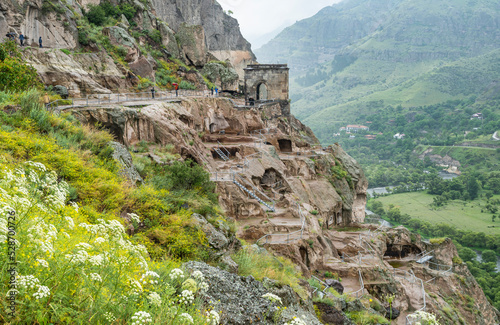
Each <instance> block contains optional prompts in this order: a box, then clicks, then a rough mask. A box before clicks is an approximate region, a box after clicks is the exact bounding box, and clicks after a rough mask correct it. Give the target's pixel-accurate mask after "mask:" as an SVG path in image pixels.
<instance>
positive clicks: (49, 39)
mask: <svg viewBox="0 0 500 325" xmlns="http://www.w3.org/2000/svg"><path fill="white" fill-rule="evenodd" d="M75 10H76V11H75V12H76V13H78V14H80V15H81V11H80V10H79V9H78V8H77V9H75ZM8 32H14V33H16V34H17V35H19V34H20V33H23V34H24V36H25V37H26V41H25V42H26V44H27V45H33V46H35V47H37V46H38V38H39V37H42V41H43V45H44V46H45V47H49V48H74V47H76V46H77V45H78V30H77V28H76V21H75V19H74V14H73V12H72V11H71V10H69V9H68V8H67V6H66V5H65V4H64V3H63V2H61V1H58V0H55V1H42V0H35V1H24V0H14V1H2V2H0V35H1V36H2V37H3V36H4V35H5V34H6V33H8Z"/></svg>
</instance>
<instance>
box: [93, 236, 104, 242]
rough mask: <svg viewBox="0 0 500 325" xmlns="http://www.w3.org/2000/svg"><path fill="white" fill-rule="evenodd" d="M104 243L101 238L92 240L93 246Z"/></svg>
mask: <svg viewBox="0 0 500 325" xmlns="http://www.w3.org/2000/svg"><path fill="white" fill-rule="evenodd" d="M105 241H106V239H104V238H102V237H97V238H96V239H94V244H102V243H104V242H105Z"/></svg>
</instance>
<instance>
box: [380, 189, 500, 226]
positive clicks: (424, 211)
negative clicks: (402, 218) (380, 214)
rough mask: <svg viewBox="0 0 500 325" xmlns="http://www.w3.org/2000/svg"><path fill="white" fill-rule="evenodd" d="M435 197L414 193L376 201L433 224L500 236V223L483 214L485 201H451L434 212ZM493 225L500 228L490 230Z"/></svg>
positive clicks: (391, 196) (395, 195) (489, 215)
mask: <svg viewBox="0 0 500 325" xmlns="http://www.w3.org/2000/svg"><path fill="white" fill-rule="evenodd" d="M433 197H434V195H430V194H427V193H425V192H413V193H402V194H394V195H389V196H384V197H380V198H378V199H376V200H377V201H380V202H382V203H383V204H384V208H387V206H388V205H389V204H394V205H395V206H396V207H398V208H400V210H401V213H407V214H409V215H410V216H411V217H412V218H415V219H420V220H424V221H428V222H430V223H433V224H438V223H447V224H450V225H455V226H456V227H457V228H459V229H463V230H471V231H477V232H484V233H486V234H500V222H498V221H497V222H495V223H493V222H491V213H481V206H482V207H483V208H484V206H485V205H486V203H485V201H484V200H475V201H472V202H468V203H466V204H465V205H464V203H463V201H450V203H449V204H447V205H446V206H445V207H442V208H439V209H438V210H434V209H431V208H430V204H431V203H432V198H433ZM493 198H500V196H499V195H497V196H496V197H493ZM492 225H496V226H497V227H498V228H488V226H492Z"/></svg>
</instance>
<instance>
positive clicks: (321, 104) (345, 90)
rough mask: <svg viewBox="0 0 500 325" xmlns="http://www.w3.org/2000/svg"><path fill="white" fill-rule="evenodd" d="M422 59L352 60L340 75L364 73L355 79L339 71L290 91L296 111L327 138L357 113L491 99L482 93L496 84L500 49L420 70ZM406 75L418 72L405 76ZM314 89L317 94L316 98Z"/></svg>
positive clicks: (324, 139) (423, 66)
mask: <svg viewBox="0 0 500 325" xmlns="http://www.w3.org/2000/svg"><path fill="white" fill-rule="evenodd" d="M426 64H427V63H416V64H413V65H412V66H410V65H407V66H406V67H404V64H400V66H399V67H398V68H393V71H388V70H389V66H390V65H388V64H387V65H386V66H381V65H379V66H377V69H371V70H369V66H370V65H372V66H375V62H373V61H366V62H365V63H364V64H362V63H358V64H356V65H352V66H350V67H348V68H347V69H346V70H345V71H344V72H343V74H344V75H348V74H350V75H360V76H362V77H359V80H358V81H357V82H358V83H357V82H356V81H354V80H350V81H348V80H347V81H346V79H345V78H344V79H343V80H342V79H341V78H342V74H339V75H336V76H334V78H333V79H332V80H329V81H328V82H321V83H320V84H319V85H322V84H324V86H323V87H319V85H316V86H313V87H312V89H314V90H312V91H311V92H310V93H309V94H306V95H304V96H303V97H301V95H294V98H295V99H296V101H295V103H294V109H295V110H296V111H295V113H296V114H297V115H299V116H300V117H301V118H303V119H304V121H305V123H306V124H308V125H309V126H311V127H312V128H313V130H314V131H315V132H316V134H317V135H318V137H319V138H320V139H321V140H322V141H324V142H326V143H329V142H331V141H332V138H331V134H332V133H333V132H335V131H336V130H338V128H339V127H340V126H343V125H345V124H353V123H354V122H355V121H356V120H357V117H358V116H360V115H363V116H366V118H367V119H368V120H369V119H370V115H371V114H373V113H375V112H376V111H377V110H379V109H380V108H383V107H387V106H389V105H391V106H398V105H401V106H402V107H404V108H415V107H420V106H428V105H434V104H438V103H442V102H445V101H448V100H457V99H467V98H470V97H473V98H480V99H483V100H485V101H488V102H489V101H491V99H490V98H486V97H485V95H486V94H487V93H488V92H489V91H491V89H494V88H495V87H498V86H497V83H496V81H497V80H498V77H499V76H500V50H493V51H491V52H490V53H487V54H485V55H481V56H478V57H474V58H465V59H461V60H458V61H455V62H452V63H450V64H443V65H441V67H436V68H433V69H430V70H429V71H427V72H425V73H422V72H421V71H422V70H423V69H428V67H427V66H426ZM384 67H387V69H384ZM363 71H366V73H363ZM405 75H415V76H416V77H413V78H407V79H405V77H404V76H405ZM381 76H385V78H384V80H382V81H385V83H376V79H377V78H381ZM387 80H390V81H387ZM342 83H343V84H342ZM346 83H347V84H346ZM315 88H318V89H317V90H316V89H315ZM317 93H321V94H319V95H318V97H317V99H316V100H315V101H314V100H313V97H314V96H315V95H316V94H317ZM332 103H334V104H332ZM311 112H314V113H312V114H311ZM360 122H363V121H360Z"/></svg>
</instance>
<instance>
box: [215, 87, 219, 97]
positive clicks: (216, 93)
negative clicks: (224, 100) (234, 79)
mask: <svg viewBox="0 0 500 325" xmlns="http://www.w3.org/2000/svg"><path fill="white" fill-rule="evenodd" d="M218 95H219V88H217V87H215V96H218Z"/></svg>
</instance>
